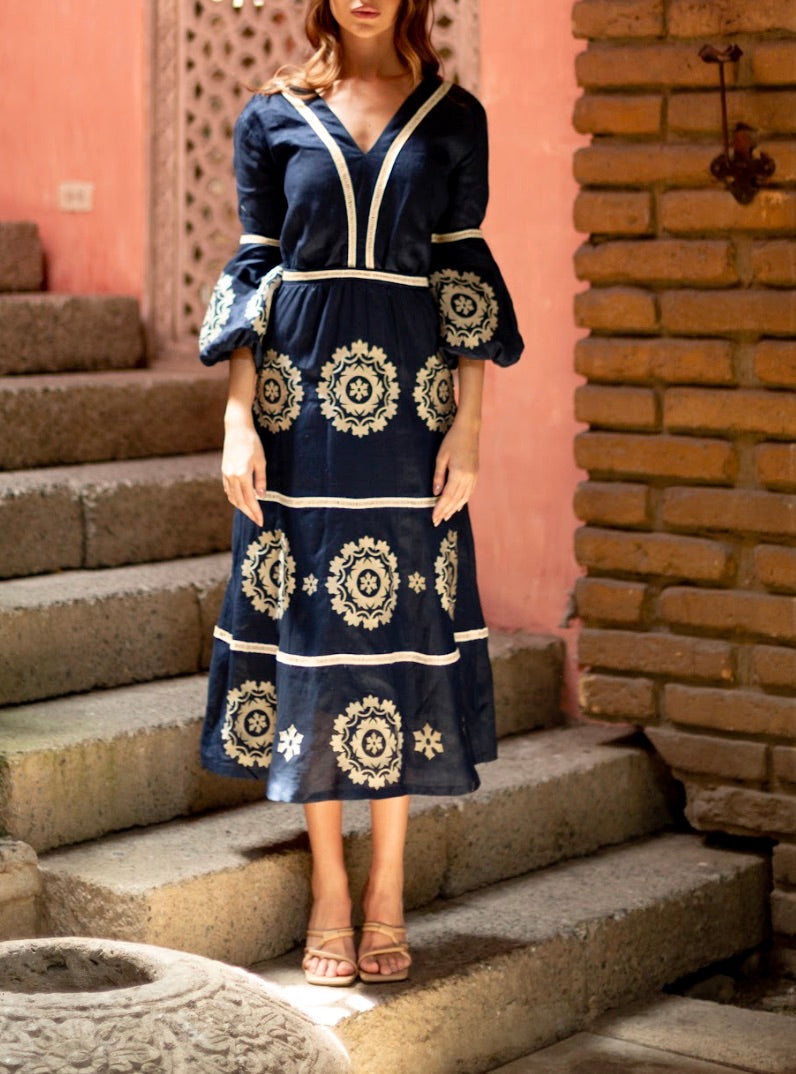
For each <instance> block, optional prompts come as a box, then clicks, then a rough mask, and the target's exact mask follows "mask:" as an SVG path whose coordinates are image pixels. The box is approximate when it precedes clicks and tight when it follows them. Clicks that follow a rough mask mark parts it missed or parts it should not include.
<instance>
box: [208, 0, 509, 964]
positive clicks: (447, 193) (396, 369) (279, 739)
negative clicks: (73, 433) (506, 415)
mask: <svg viewBox="0 0 796 1074" xmlns="http://www.w3.org/2000/svg"><path fill="white" fill-rule="evenodd" d="M430 6H431V0H310V2H309V4H308V12H307V21H306V29H307V35H308V38H309V40H310V42H311V44H312V45H313V47H314V48H315V52H314V54H313V56H312V57H311V59H310V60H309V61H308V62H307V63H306V64H305V65H304V66H303V67H301V68H299V69H297V70H292V71H291V72H289V73H288V74H285V73H282V74H280V73H279V72H278V73H277V77H275V78H274V79H273V80H272V81H271V82H270V83H268V84H267V85H266V86H265V87H264V88H263V90H262V91H261V92H260V93H258V94H256V95H255V96H254V97H253V98H252V99H251V100H250V101H249V102H248V103H247V105H246V106H245V107H244V109H243V111H242V113H241V115H240V117H239V118H238V121H237V123H236V127H235V169H236V177H237V184H238V196H239V213H240V218H241V223H242V226H243V232H244V234H243V237H242V238H241V245H240V249H239V251H238V253H237V254H236V255H235V257H233V258H232V260H231V261H230V262H229V263H228V264H227V266H226V267H225V269H224V271H223V272H222V274H221V277H220V279H219V281H218V283H217V285H216V288H215V291H214V293H213V296H212V298H211V301H210V304H209V306H208V310H207V315H206V317H205V320H204V323H203V326H202V332H201V336H200V348H201V358H202V360H203V361H204V362H205V363H206V364H212V363H214V362H216V361H219V360H222V359H227V358H229V359H230V370H229V402H228V406H227V409H226V414H225V438H224V452H223V460H222V472H223V481H224V488H225V491H226V493H227V496H228V498H229V500H230V502H231V503H232V504H234V506H235V507H237V508H238V510H237V511H236V513H235V520H234V528H233V572H232V578H231V580H230V583H229V587H228V589H227V593H226V597H225V600H224V604H223V607H222V611H221V615H220V618H219V624H218V626H217V627H216V629H215V632H214V633H215V642H214V651H213V658H212V664H211V671H210V684H209V692H208V705H207V714H206V718H205V725H204V730H203V737H202V761H203V764H204V765H205V766H206V767H207V768H209V769H211V770H213V771H216V772H219V773H222V774H225V775H238V776H249V777H255V778H258V779H261V780H262V781H263V783H264V785H265V793H266V795H267V797H268V798H271V799H275V800H279V801H293V802H302V803H304V809H305V814H306V821H307V828H308V833H309V840H310V846H311V850H312V862H313V869H312V894H313V900H314V901H313V907H312V913H311V917H310V923H309V929H308V934H307V947H306V949H305V957H304V961H303V968H304V970H305V974H306V976H307V980H308V981H310V982H312V983H319V984H331V985H346V984H350V983H351V982H353V981H354V979H355V978H356V976H357V975H359V977H360V978H361V979H362V980H365V981H397V980H403V979H405V978H406V977H407V975H408V968H409V965H410V962H411V958H410V955H409V950H408V945H407V942H406V935H405V930H404V927H403V900H402V892H403V857H404V843H405V835H406V826H407V817H408V811H409V796H410V795H411V794H431V795H451V794H462V793H466V792H468V791H472V790H475V788H476V787H478V785H479V778H478V775H477V772H476V769H475V764H476V763H480V762H484V761H489V760H493V759H494V758H495V756H496V743H495V727H494V712H493V703H492V683H491V676H490V668H489V661H488V656H487V642H486V629H485V627H484V622H483V618H482V615H481V609H480V605H479V600H478V593H477V589H476V580H475V561H474V554H473V544H472V534H471V530H470V524H469V519H468V514H467V509H466V506H465V505H466V503H467V501H468V499H469V498H470V495H471V493H472V491H473V488H474V486H475V482H476V474H477V470H478V434H479V424H480V412H481V390H482V382H483V369H484V359H491V360H493V361H495V362H497V363H498V364H500V365H509V364H511V363H512V362H515V361H516V360H517V359H518V358H519V356H520V352H521V350H522V340H521V338H520V336H519V333H518V331H517V325H516V320H515V317H514V311H513V309H512V304H511V299H510V298H509V295H508V293H507V291H506V288H505V285H504V283H503V280H502V278H501V275H500V272H499V270H498V268H497V266H496V264H495V262H494V261H493V259H492V257H491V254H490V253H489V250H488V248H487V246H486V243H485V242H484V240H483V237H482V235H481V232H480V224H481V220H482V218H483V214H484V210H485V207H486V200H487V137H486V120H485V116H484V112H483V109H482V107H481V105H480V104H479V103H478V101H477V100H476V99H475V98H474V97H473V96H472V95H471V94H469V93H467V92H466V91H465V90H463V89H462V88H461V87H459V86H456V85H453V84H451V83H450V82H444V81H443V80H442V79H441V78H440V76H439V74H438V68H439V61H438V58H437V56H436V54H435V52H434V50H433V48H432V46H431V43H430V41H429V31H428V24H429V21H430V17H431V10H430ZM455 367H458V405H457V403H456V401H455V399H454V392H453V380H452V372H451V370H452V369H453V368H455ZM266 463H267V467H268V480H267V483H266ZM351 798H366V799H369V800H370V803H371V818H372V830H373V837H372V848H373V849H372V861H371V868H370V873H369V878H368V882H367V885H366V888H365V891H364V893H363V910H364V917H365V924H364V926H363V931H362V937H361V941H360V945H359V949H358V951H355V948H354V944H353V939H352V937H353V930H352V929H351V927H350V923H351V911H352V903H351V897H350V893H349V889H348V880H347V876H346V870H345V865H344V860H343V842H342V835H341V818H342V812H341V810H342V801H343V799H351Z"/></svg>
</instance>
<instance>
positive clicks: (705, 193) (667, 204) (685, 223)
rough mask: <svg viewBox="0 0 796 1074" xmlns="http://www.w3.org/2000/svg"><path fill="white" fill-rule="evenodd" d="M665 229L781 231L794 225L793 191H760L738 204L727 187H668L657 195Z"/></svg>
mask: <svg viewBox="0 0 796 1074" xmlns="http://www.w3.org/2000/svg"><path fill="white" fill-rule="evenodd" d="M661 226H662V227H663V228H664V230H666V231H674V232H691V231H699V232H704V231H728V230H732V231H783V232H786V233H792V232H793V230H794V228H796V191H785V190H761V191H760V192H759V193H758V194H757V196H756V197H755V200H754V201H753V202H752V203H751V205H741V204H739V203H738V202H737V201H736V200H735V198H734V197H733V196H732V194H730V192H729V191H728V190H669V191H667V192H666V193H665V194H664V195H663V196H662V197H661Z"/></svg>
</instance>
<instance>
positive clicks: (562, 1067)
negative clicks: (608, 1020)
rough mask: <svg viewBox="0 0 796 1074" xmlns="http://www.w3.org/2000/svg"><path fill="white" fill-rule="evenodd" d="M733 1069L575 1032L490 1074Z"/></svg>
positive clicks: (694, 1073) (663, 1073)
mask: <svg viewBox="0 0 796 1074" xmlns="http://www.w3.org/2000/svg"><path fill="white" fill-rule="evenodd" d="M737 1070H738V1068H737V1067H728V1066H724V1064H723V1063H722V1064H721V1065H717V1064H716V1063H703V1062H702V1060H701V1059H690V1058H689V1057H688V1056H684V1055H679V1054H676V1053H675V1052H670V1051H662V1050H661V1049H660V1048H647V1047H646V1046H645V1045H643V1044H629V1043H628V1042H626V1041H622V1040H611V1039H610V1038H607V1037H598V1036H595V1035H594V1034H593V1033H576V1034H575V1036H573V1037H569V1038H568V1039H567V1040H564V1041H561V1042H560V1043H559V1044H551V1045H550V1047H549V1048H542V1050H541V1051H538V1052H534V1054H533V1055H527V1056H525V1058H524V1059H517V1060H516V1061H515V1062H514V1063H508V1064H507V1065H506V1066H502V1067H499V1068H498V1069H497V1070H495V1071H493V1074H572V1072H573V1071H584V1074H585V1072H587V1071H588V1074H620V1072H627V1074H631V1072H633V1074H635V1072H638V1074H641V1072H647V1071H649V1072H652V1071H654V1072H655V1074H737Z"/></svg>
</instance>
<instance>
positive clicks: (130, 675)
mask: <svg viewBox="0 0 796 1074" xmlns="http://www.w3.org/2000/svg"><path fill="white" fill-rule="evenodd" d="M37 241H38V240H37V237H36V234H35V229H33V230H32V229H31V228H30V227H27V226H25V225H5V226H0V250H5V253H4V254H3V253H0V287H2V288H4V289H5V291H6V292H10V291H14V290H15V291H17V292H20V293H14V294H10V293H6V294H3V295H0V372H1V373H2V375H0V428H2V436H0V468H2V469H3V470H4V471H5V473H4V474H2V475H0V577H2V579H3V580H2V581H0V639H2V644H0V704H1V705H3V706H5V707H4V708H3V709H2V711H0V828H2V829H4V830H5V831H6V832H7V833H8V834H9V835H10V836H11V837H12V838H13V839H14V840H18V841H20V842H21V843H24V844H27V845H28V846H29V847H31V848H33V850H34V851H36V852H37V853H38V878H39V882H40V884H41V892H40V896H39V902H38V913H39V931H40V933H41V934H42V935H50V934H55V935H66V934H72V935H96V936H106V937H111V938H116V939H123V940H133V941H138V942H144V943H153V944H159V945H163V946H166V947H172V948H179V949H184V950H188V951H194V952H197V953H200V954H204V955H208V956H210V957H213V958H218V959H222V960H225V961H228V962H232V963H235V964H240V965H243V966H247V967H251V968H253V970H254V971H255V972H256V973H257V974H259V975H261V976H262V977H263V978H265V979H266V980H267V981H268V982H269V983H270V984H271V986H273V987H275V988H278V989H279V990H281V992H282V993H283V994H284V995H285V996H287V998H288V999H290V1000H291V1002H293V1003H295V1004H296V1005H297V1006H299V1007H302V1008H303V1009H305V1010H308V1011H310V1012H311V1013H312V1015H313V1016H314V1017H316V1018H317V1019H319V1020H320V1021H322V1022H324V1024H329V1025H333V1026H334V1028H335V1031H336V1032H337V1033H338V1035H339V1036H340V1037H341V1039H342V1040H343V1041H344V1043H345V1044H346V1046H347V1047H348V1049H349V1052H350V1054H351V1057H352V1063H353V1069H354V1070H355V1071H357V1072H361V1074H375V1072H376V1071H378V1072H379V1074H403V1072H405V1071H406V1072H408V1071H418V1070H420V1071H423V1072H424V1074H454V1072H457V1074H479V1072H481V1071H488V1070H491V1069H493V1068H494V1067H496V1066H497V1065H498V1064H501V1063H506V1062H509V1061H510V1060H513V1059H516V1058H517V1057H518V1056H522V1055H524V1054H527V1053H530V1052H533V1051H534V1050H536V1049H539V1048H542V1047H543V1046H545V1045H547V1044H550V1043H552V1042H554V1041H556V1040H560V1039H562V1038H564V1037H567V1036H569V1035H571V1034H573V1033H576V1032H578V1031H580V1030H582V1029H584V1028H585V1027H587V1026H588V1025H590V1024H591V1022H592V1021H593V1020H594V1019H595V1018H597V1017H598V1016H599V1015H601V1014H603V1012H605V1011H607V1010H609V1009H610V1008H612V1007H615V1006H617V1005H619V1004H623V1003H626V1002H629V1001H631V1000H635V999H639V998H641V997H644V996H647V995H649V994H650V993H652V992H654V991H655V990H657V989H659V988H660V987H661V986H662V985H664V984H666V983H668V982H671V981H672V980H674V979H675V978H677V977H678V976H681V975H682V974H685V973H688V972H692V971H694V970H696V969H699V968H700V967H702V966H704V965H706V964H708V963H710V962H712V961H715V960H717V959H721V958H726V957H729V956H730V955H733V954H735V953H737V952H740V951H743V950H746V949H749V948H753V947H755V946H756V945H757V944H759V943H760V942H761V940H762V939H763V938H764V936H765V929H766V922H765V905H766V895H767V886H768V875H767V868H766V863H765V860H764V859H763V858H762V857H761V856H757V855H755V854H752V853H748V852H742V851H738V850H734V849H726V848H719V847H713V846H709V845H708V844H707V843H706V842H705V840H704V839H703V838H701V837H698V836H696V835H694V834H693V833H690V832H687V831H685V830H683V828H682V824H681V822H680V821H679V809H678V802H677V796H676V794H675V793H674V790H673V785H672V783H671V782H670V780H669V777H668V775H667V773H666V772H665V770H664V769H663V768H662V767H661V765H660V764H659V762H658V761H657V759H656V756H655V754H654V753H653V752H651V751H650V750H649V749H648V748H646V747H645V743H644V740H643V739H640V738H639V737H638V736H633V735H630V734H628V731H627V729H623V728H617V727H615V726H612V727H607V726H601V725H597V724H591V725H573V726H565V725H564V723H563V721H562V718H561V716H560V713H559V689H560V680H561V666H562V655H563V654H562V644H561V642H560V640H558V639H555V638H550V637H545V636H535V635H524V634H519V635H500V634H496V635H495V636H494V637H493V639H492V642H491V654H492V659H493V668H494V672H495V682H496V694H497V701H498V710H499V712H498V722H499V732H500V734H501V744H500V759H499V760H498V761H497V762H495V763H494V764H491V765H487V766H484V768H483V769H482V779H483V785H482V787H481V788H480V789H479V790H478V791H477V792H476V793H474V794H472V795H467V796H463V797H460V798H430V797H429V798H416V799H415V800H414V801H413V803H412V811H411V817H410V826H409V835H408V844H407V862H406V864H407V890H406V906H407V922H408V927H409V933H410V939H411V942H412V948H413V954H414V958H415V964H414V966H413V970H412V979H411V981H410V982H408V983H407V984H405V985H398V986H365V985H362V984H359V985H357V986H356V987H355V988H353V989H327V988H312V987H310V986H307V985H305V983H304V981H303V976H302V975H301V973H300V971H299V970H298V968H297V967H298V963H299V960H300V956H299V952H298V951H297V950H296V946H297V945H299V944H300V943H301V942H302V940H303V934H304V929H305V925H306V919H307V914H308V911H309V884H308V878H309V865H310V862H309V852H308V846H307V842H306V837H305V834H304V829H303V814H302V811H301V809H300V807H298V806H291V805H284V804H279V803H272V802H266V801H263V800H262V798H261V794H260V793H259V787H258V785H257V784H256V783H254V782H251V783H249V782H245V781H237V780H224V779H221V778H219V777H216V776H211V775H210V774H208V773H205V772H202V771H201V770H200V769H199V766H198V762H197V743H198V735H199V729H200V724H201V718H202V710H203V703H204V689H205V678H204V674H203V670H204V668H205V667H206V665H207V660H208V656H209V647H210V632H211V627H212V624H213V622H214V619H215V616H216V612H217V608H218V604H219V600H220V597H221V593H222V589H223V586H224V583H225V579H226V574H227V569H228V557H227V554H226V552H225V549H226V548H227V546H228V536H229V526H230V515H229V511H228V509H227V506H226V502H225V500H224V498H223V495H222V493H221V490H220V482H219V481H218V476H217V475H218V455H217V453H216V452H217V449H218V447H219V440H220V436H221V427H222V426H221V412H222V409H223V398H224V391H225V385H224V379H223V376H219V375H217V374H214V373H208V372H205V371H203V370H202V369H201V368H200V367H199V365H198V363H197V366H196V369H195V370H191V371H183V370H180V369H171V370H165V369H158V368H155V369H147V368H144V367H143V365H142V361H143V359H142V351H143V347H142V336H141V331H140V325H139V318H138V313H137V310H136V308H135V303H134V302H132V301H131V300H127V299H119V298H116V297H109V298H103V297H92V298H90V299H77V298H74V299H73V298H64V297H63V296H49V295H47V294H45V293H38V294H28V293H26V292H27V291H31V290H35V288H36V287H38V286H39V282H40V276H39V277H36V276H35V273H34V272H32V271H31V265H34V264H35V263H36V250H37V249H38V248H37V246H36V244H37ZM9 248H11V249H12V250H13V249H16V250H17V254H16V255H15V257H12V256H9V255H8V249H9ZM38 256H39V262H40V253H39V254H38ZM9 264H10V265H12V267H13V264H18V265H19V266H22V268H24V269H25V272H22V273H21V275H20V276H19V277H16V282H17V284H21V285H22V286H16V287H15V286H14V279H15V277H14V276H13V271H11V270H10V269H9V268H8V266H9ZM25 273H27V275H25ZM36 279H38V281H39V282H35V280H36ZM120 337H124V338H123V339H122V338H120ZM367 819H368V810H367V804H366V803H347V804H346V807H345V810H344V825H345V841H346V852H347V857H348V861H349V866H350V872H351V877H352V890H353V891H354V892H358V891H359V889H360V888H361V886H362V884H363V883H364V879H365V874H366V870H367V862H368V856H369V836H368V824H367ZM12 857H13V858H14V861H15V862H16V863H17V865H16V866H15V867H16V868H17V869H18V870H19V869H22V868H27V867H29V865H30V862H31V861H32V860H33V858H32V852H31V851H28V850H25V849H24V848H22V849H21V850H19V851H15V852H14V854H9V855H7V858H8V860H11V858H12ZM2 863H3V856H2V854H0V903H2V899H3V871H2ZM1 909H2V907H1V906H0V910H1ZM5 920H7V918H4V916H3V914H2V913H1V912H0V924H2V922H3V921H5Z"/></svg>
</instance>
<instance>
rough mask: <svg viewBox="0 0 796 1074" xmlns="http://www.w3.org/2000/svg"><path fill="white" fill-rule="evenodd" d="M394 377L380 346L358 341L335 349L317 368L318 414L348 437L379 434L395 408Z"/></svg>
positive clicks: (396, 379) (395, 380)
mask: <svg viewBox="0 0 796 1074" xmlns="http://www.w3.org/2000/svg"><path fill="white" fill-rule="evenodd" d="M399 393H400V389H399V387H398V375H397V373H396V369H395V366H394V365H393V364H392V362H390V361H389V360H388V359H387V355H386V354H385V353H384V351H383V350H382V349H381V347H370V346H369V345H368V344H367V343H365V342H364V340H361V339H358V340H356V341H355V342H354V343H352V344H351V347H350V348H349V347H338V348H337V350H336V351H335V352H334V354H333V355H332V358H331V361H329V362H327V363H326V364H325V365H324V366H323V368H322V369H321V380H320V383H319V384H318V395H319V397H320V399H321V400H322V401H321V413H322V414H323V415H324V417H326V418H328V419H329V420H330V421H331V423H332V425H333V426H334V428H335V429H338V430H339V431H340V432H341V433H351V434H352V436H359V437H362V436H367V435H368V434H369V433H378V432H381V430H382V429H384V428H385V427H386V425H387V422H388V421H390V419H391V418H393V417H394V416H395V413H396V411H397V409H398V403H397V399H398V395H399Z"/></svg>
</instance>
